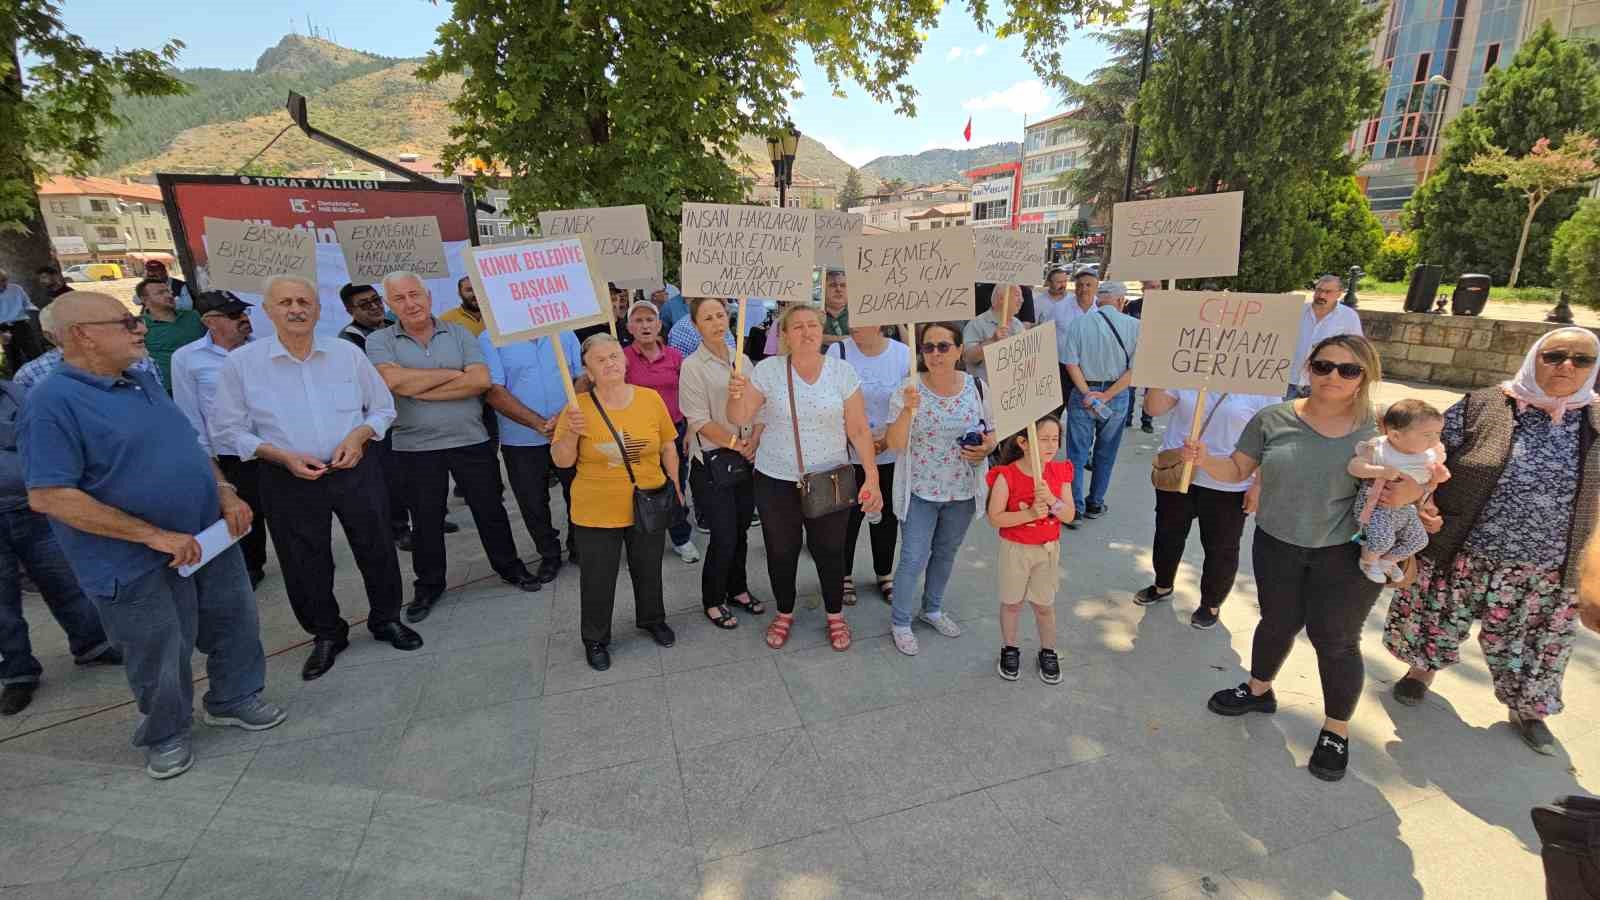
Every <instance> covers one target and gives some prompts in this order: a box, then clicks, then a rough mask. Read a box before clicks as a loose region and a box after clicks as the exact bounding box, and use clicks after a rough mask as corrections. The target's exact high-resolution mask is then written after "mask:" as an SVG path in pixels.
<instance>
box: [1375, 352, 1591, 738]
mask: <svg viewBox="0 0 1600 900" xmlns="http://www.w3.org/2000/svg"><path fill="white" fill-rule="evenodd" d="M1597 356H1600V341H1597V340H1596V338H1595V335H1594V333H1593V332H1591V331H1589V330H1588V329H1584V328H1560V329H1557V330H1555V331H1552V332H1550V333H1549V334H1546V335H1545V336H1544V337H1542V338H1540V339H1539V340H1538V342H1536V343H1535V344H1534V345H1533V349H1531V350H1529V351H1528V356H1527V358H1526V359H1524V360H1523V362H1522V369H1521V371H1520V372H1518V374H1517V377H1516V378H1514V379H1512V380H1511V381H1507V382H1505V383H1504V384H1502V385H1500V386H1498V387H1493V388H1486V389H1484V390H1479V391H1474V392H1473V393H1471V394H1468V395H1467V396H1466V397H1465V398H1463V399H1462V400H1461V401H1460V402H1459V403H1457V404H1456V405H1454V406H1452V407H1450V409H1449V410H1448V411H1446V412H1445V428H1444V445H1445V449H1446V450H1447V451H1448V454H1449V455H1448V458H1447V459H1446V465H1448V466H1449V467H1450V471H1451V473H1452V476H1453V477H1452V478H1451V480H1450V481H1448V482H1446V483H1445V484H1444V485H1443V486H1441V487H1440V488H1439V492H1438V494H1437V495H1436V502H1437V504H1438V507H1439V512H1440V513H1441V514H1442V515H1443V517H1444V525H1443V527H1442V528H1441V530H1440V531H1439V533H1438V534H1436V535H1434V536H1433V538H1432V540H1431V541H1430V542H1429V544H1428V547H1427V549H1425V550H1423V551H1422V552H1421V553H1420V554H1418V572H1417V580H1416V583H1415V585H1414V586H1413V587H1411V588H1409V589H1407V590H1403V591H1399V592H1397V593H1396V594H1395V597H1394V600H1393V601H1392V602H1391V603H1390V605H1389V620H1388V624H1387V625H1386V627H1385V629H1384V646H1386V647H1388V648H1389V652H1391V653H1393V654H1394V655H1395V656H1397V657H1399V658H1400V660H1401V661H1403V662H1405V663H1407V664H1409V665H1410V666H1411V671H1410V672H1408V673H1406V677H1405V678H1402V679H1401V680H1400V681H1399V682H1397V683H1396V684H1395V687H1394V694H1395V698H1396V699H1397V700H1399V701H1400V702H1401V703H1404V704H1406V705H1408V706H1414V705H1416V704H1417V703H1420V702H1422V698H1423V696H1424V695H1425V694H1426V693H1427V691H1428V686H1429V684H1431V683H1432V682H1433V676H1434V674H1435V673H1436V672H1437V671H1438V670H1439V669H1442V668H1444V667H1445V666H1448V665H1453V664H1454V663H1455V662H1457V661H1458V660H1459V659H1460V648H1461V644H1462V643H1463V642H1465V641H1466V639H1467V636H1468V634H1469V633H1470V632H1471V630H1472V623H1473V621H1474V620H1477V621H1479V622H1480V623H1481V624H1480V626H1479V629H1478V643H1479V644H1480V645H1481V646H1482V647H1483V655H1484V656H1485V657H1486V658H1487V659H1488V662H1489V673H1490V675H1491V676H1492V678H1493V680H1494V693H1495V697H1496V698H1497V699H1499V701H1500V702H1501V703H1504V704H1505V705H1506V706H1507V708H1508V709H1509V710H1510V714H1511V722H1512V724H1513V725H1514V726H1516V728H1517V731H1518V733H1519V734H1520V735H1521V736H1522V739H1523V741H1525V742H1526V743H1527V744H1528V746H1529V747H1532V748H1533V749H1534V750H1535V751H1537V752H1539V753H1543V754H1546V755H1549V754H1552V753H1554V752H1555V738H1554V737H1553V736H1552V735H1551V734H1550V729H1549V728H1548V727H1547V726H1546V725H1545V724H1544V719H1545V718H1546V717H1547V716H1552V715H1555V714H1556V713H1558V712H1560V711H1561V706H1562V704H1561V676H1562V673H1563V672H1564V671H1565V670H1566V666H1567V660H1568V659H1569V658H1570V657H1571V655H1572V643H1573V640H1574V636H1575V635H1576V633H1577V611H1576V610H1577V600H1576V587H1577V581H1578V559H1579V557H1580V555H1581V551H1582V548H1583V547H1584V545H1585V543H1586V542H1587V541H1588V538H1589V536H1590V534H1591V533H1593V531H1594V523H1595V516H1596V513H1597V510H1600V442H1597V441H1596V440H1595V438H1596V436H1597V435H1600V406H1596V405H1595V404H1596V397H1595V393H1594V383H1595V372H1596V367H1595V360H1596V357H1597Z"/></svg>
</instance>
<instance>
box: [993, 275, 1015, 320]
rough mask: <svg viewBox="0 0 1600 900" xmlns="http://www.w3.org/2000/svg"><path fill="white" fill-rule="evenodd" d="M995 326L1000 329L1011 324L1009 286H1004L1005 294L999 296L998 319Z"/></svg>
mask: <svg viewBox="0 0 1600 900" xmlns="http://www.w3.org/2000/svg"><path fill="white" fill-rule="evenodd" d="M995 324H996V325H998V326H999V327H1001V328H1004V327H1006V326H1007V325H1010V324H1011V286H1010V285H1006V291H1005V293H1003V294H1001V295H1000V317H999V318H998V319H996V320H995Z"/></svg>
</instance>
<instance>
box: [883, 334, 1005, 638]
mask: <svg viewBox="0 0 1600 900" xmlns="http://www.w3.org/2000/svg"><path fill="white" fill-rule="evenodd" d="M917 346H918V349H919V350H921V351H922V358H921V360H920V361H919V363H918V365H917V372H918V373H919V374H918V375H917V377H916V378H914V379H912V380H910V381H909V382H908V383H907V384H906V386H905V387H904V388H902V389H901V390H900V391H898V392H897V393H895V395H894V396H893V397H891V398H890V401H889V416H890V419H889V431H888V434H887V439H888V443H889V448H890V449H891V450H896V451H899V453H900V458H901V459H902V460H904V462H905V465H904V466H901V467H900V468H901V469H902V470H903V471H902V472H900V473H899V477H897V478H896V479H895V481H894V498H893V501H894V511H895V514H896V515H898V516H899V517H900V523H901V525H900V564H899V566H897V567H896V569H895V577H896V578H898V579H899V581H900V588H901V590H898V591H896V592H895V593H894V599H893V601H892V602H893V604H894V609H893V611H892V612H891V613H890V614H889V626H890V634H891V635H892V636H893V638H894V646H895V649H897V650H899V651H900V652H901V653H904V654H905V655H907V656H915V655H916V654H917V637H916V635H915V634H912V632H911V620H912V616H913V614H916V618H919V619H921V620H922V621H923V622H924V623H926V624H928V625H930V626H932V627H933V629H934V630H935V631H937V632H939V633H940V634H942V635H944V636H945V637H949V638H954V637H960V636H961V627H960V626H959V625H957V624H956V620H955V617H954V616H952V615H949V614H948V613H946V612H945V609H944V589H945V585H947V584H948V583H949V582H950V572H951V570H952V569H954V568H955V562H956V552H957V551H959V550H960V549H961V542H962V540H963V539H964V538H965V537H966V535H967V526H968V525H971V524H972V518H973V516H975V515H977V513H978V510H980V509H985V508H986V507H987V505H988V502H989V483H988V478H987V475H988V472H989V451H991V450H993V449H994V444H995V440H994V432H993V431H992V430H990V429H989V427H988V425H987V422H988V420H989V418H990V416H989V414H988V412H987V411H986V410H985V399H984V395H983V389H982V388H981V387H979V383H978V380H977V379H975V378H973V377H972V376H970V375H968V374H967V373H965V372H962V371H958V370H957V369H956V363H957V362H959V361H960V359H961V328H960V326H958V325H956V324H954V323H952V322H934V323H931V324H928V325H924V326H922V338H921V340H920V341H919V342H918V345H917ZM919 579H920V580H921V581H922V583H923V584H922V599H921V601H920V602H919V601H918V599H917V593H916V587H917V581H918V580H919ZM919 606H920V607H921V610H922V611H921V612H920V613H917V608H918V607H919Z"/></svg>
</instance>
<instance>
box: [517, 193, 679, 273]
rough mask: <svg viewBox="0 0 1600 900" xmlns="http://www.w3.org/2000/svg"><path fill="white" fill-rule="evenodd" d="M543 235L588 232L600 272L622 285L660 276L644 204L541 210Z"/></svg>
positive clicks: (658, 263) (562, 235) (540, 227)
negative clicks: (651, 251)
mask: <svg viewBox="0 0 1600 900" xmlns="http://www.w3.org/2000/svg"><path fill="white" fill-rule="evenodd" d="M539 233H540V235H542V236H543V237H547V238H551V237H570V236H572V235H579V234H581V235H584V236H585V237H587V238H588V239H589V246H590V247H591V248H592V249H591V252H592V253H593V254H594V256H595V258H596V262H597V264H598V266H599V270H600V274H601V275H602V276H603V277H604V278H605V280H606V281H614V282H616V283H617V285H618V286H619V287H620V286H621V284H622V282H624V281H641V280H644V279H647V278H654V277H656V276H657V275H658V274H659V273H660V271H661V263H660V261H659V260H656V261H654V262H652V260H651V258H650V244H651V241H650V222H649V220H648V219H647V218H646V217H645V210H644V207H643V206H642V205H639V204H634V205H633V206H598V207H593V208H590V209H557V210H549V211H546V212H542V213H539Z"/></svg>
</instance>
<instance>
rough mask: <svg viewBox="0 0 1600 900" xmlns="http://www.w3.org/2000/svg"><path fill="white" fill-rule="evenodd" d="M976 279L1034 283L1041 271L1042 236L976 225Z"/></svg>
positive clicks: (1001, 282) (1042, 261) (1002, 282)
mask: <svg viewBox="0 0 1600 900" xmlns="http://www.w3.org/2000/svg"><path fill="white" fill-rule="evenodd" d="M973 234H974V236H975V237H976V238H977V240H978V245H977V248H976V252H977V255H978V277H977V279H976V280H978V281H989V282H993V283H995V284H1033V283H1035V282H1037V281H1038V280H1039V277H1040V276H1041V275H1043V274H1044V235H1042V234H1034V233H1033V232H1031V231H1007V230H1006V229H1004V228H979V229H978V230H977V231H975V232H974V233H973Z"/></svg>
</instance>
